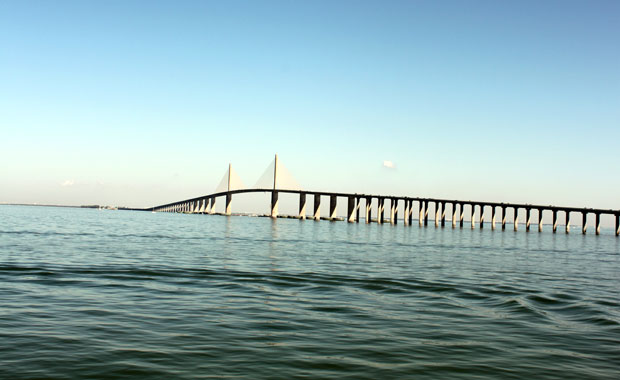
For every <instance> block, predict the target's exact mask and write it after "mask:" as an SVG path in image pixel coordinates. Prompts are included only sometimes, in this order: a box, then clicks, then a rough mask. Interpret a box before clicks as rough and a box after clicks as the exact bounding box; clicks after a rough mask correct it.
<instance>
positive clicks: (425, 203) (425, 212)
mask: <svg viewBox="0 0 620 380" xmlns="http://www.w3.org/2000/svg"><path fill="white" fill-rule="evenodd" d="M424 226H425V227H426V226H428V200H425V201H424Z"/></svg>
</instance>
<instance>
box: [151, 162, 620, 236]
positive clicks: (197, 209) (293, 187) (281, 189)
mask: <svg viewBox="0 0 620 380" xmlns="http://www.w3.org/2000/svg"><path fill="white" fill-rule="evenodd" d="M244 193H271V209H270V210H271V211H270V214H269V216H271V217H272V218H277V217H278V216H279V215H278V205H279V194H280V193H284V194H298V195H299V212H298V214H297V216H296V217H297V218H299V219H306V218H308V219H314V220H321V219H327V220H332V221H333V220H339V218H338V217H337V216H336V206H337V203H338V199H339V198H344V199H346V201H347V215H346V218H345V220H346V221H348V222H349V223H358V222H360V212H361V211H362V210H363V213H364V215H363V218H364V221H365V223H372V222H376V223H378V224H384V223H389V224H392V225H394V224H398V221H399V209H401V210H402V211H403V213H402V217H401V219H400V220H402V222H403V224H404V225H405V226H411V225H413V214H414V211H416V210H417V215H418V224H419V225H420V226H428V219H429V210H430V209H431V208H432V209H433V211H434V219H435V227H439V226H441V227H445V225H446V211H447V209H448V207H449V209H450V212H451V214H452V215H451V219H450V221H451V224H452V228H456V227H457V226H458V227H460V228H463V227H464V225H465V219H464V217H465V210H466V209H467V210H469V214H470V218H469V221H470V223H471V228H475V227H476V224H478V226H479V228H483V227H484V223H485V222H484V216H485V210H488V209H490V211H491V220H490V225H491V229H495V228H496V222H497V223H498V224H499V223H501V229H502V230H505V229H506V224H507V215H508V213H507V211H508V210H512V225H513V228H514V230H515V231H517V230H518V228H519V213H521V214H523V212H525V215H524V216H525V222H524V225H525V230H526V231H528V232H529V231H530V228H531V225H532V215H533V212H536V214H537V219H536V222H537V224H538V231H542V230H543V213H544V212H545V211H547V213H549V212H551V225H552V230H553V232H554V233H555V232H557V230H558V226H559V225H558V222H559V218H558V216H559V215H563V216H564V224H563V227H564V230H565V231H566V233H569V231H570V225H571V216H572V214H580V215H581V232H582V233H583V234H585V233H586V231H587V228H588V223H587V219H588V218H587V217H588V215H589V214H593V215H594V231H595V233H596V235H599V234H600V231H601V215H611V216H613V217H614V219H615V234H616V236H619V235H620V210H611V209H609V210H606V209H594V208H580V207H560V206H551V205H533V204H518V203H503V202H501V203H497V202H483V201H470V200H469V201H463V200H450V199H437V198H420V197H408V196H390V195H374V194H358V193H355V194H352V193H338V192H326V191H310V190H303V189H302V188H301V186H300V185H299V183H297V181H296V180H295V179H294V178H293V176H292V174H291V173H290V172H289V171H288V170H287V169H286V167H285V166H284V165H282V163H281V162H280V161H279V160H278V156H277V155H276V156H275V159H274V161H273V162H272V163H271V164H270V165H269V167H268V168H267V170H265V172H264V173H263V175H262V176H261V177H260V179H259V180H258V181H257V183H256V184H255V185H254V186H253V187H251V188H245V187H244V185H243V182H242V181H241V178H240V177H239V176H238V175H237V173H236V172H235V171H234V170H233V168H232V165H229V166H228V170H227V171H226V173H225V174H224V176H223V178H222V180H221V181H220V183H219V185H218V186H217V188H216V190H215V192H214V193H212V194H207V195H202V196H199V197H195V198H191V199H185V200H181V201H176V202H172V203H167V204H163V205H159V206H155V207H151V208H148V209H147V210H149V211H151V210H152V211H153V212H175V213H191V214H207V215H209V214H215V203H216V200H217V199H218V198H224V200H225V207H224V213H223V214H224V215H231V204H232V198H233V195H235V194H244ZM308 195H310V196H312V199H313V207H312V210H311V211H312V213H311V214H309V215H308V214H307V197H308ZM321 197H328V198H329V214H328V217H323V218H322V217H321ZM386 200H389V208H386ZM362 203H363V204H364V206H365V207H364V208H363V209H361V205H362ZM416 206H417V207H416ZM373 210H374V217H373ZM386 212H387V213H389V216H388V217H386ZM521 216H523V215H521ZM498 220H499V222H498ZM476 221H477V223H476Z"/></svg>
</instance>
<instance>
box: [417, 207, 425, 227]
mask: <svg viewBox="0 0 620 380" xmlns="http://www.w3.org/2000/svg"><path fill="white" fill-rule="evenodd" d="M418 206H419V207H420V212H419V214H418V224H419V225H420V227H422V225H423V224H424V202H423V201H418Z"/></svg>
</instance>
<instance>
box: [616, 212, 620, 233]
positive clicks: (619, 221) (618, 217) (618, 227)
mask: <svg viewBox="0 0 620 380" xmlns="http://www.w3.org/2000/svg"><path fill="white" fill-rule="evenodd" d="M616 236H620V214H616Z"/></svg>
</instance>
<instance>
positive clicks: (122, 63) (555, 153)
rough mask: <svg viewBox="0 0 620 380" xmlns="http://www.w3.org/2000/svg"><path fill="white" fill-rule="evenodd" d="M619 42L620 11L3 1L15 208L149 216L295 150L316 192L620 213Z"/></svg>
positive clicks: (249, 178)
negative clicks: (121, 210)
mask: <svg viewBox="0 0 620 380" xmlns="http://www.w3.org/2000/svg"><path fill="white" fill-rule="evenodd" d="M619 37H620V1H615V0H611V1H570V0H569V1H564V0H562V1H526V0H524V1H513V2H507V1H474V0H472V1H413V0H412V1H306V2H303V1H217V2H212V1H127V0H123V1H99V2H95V1H55V2H50V1H6V0H0V202H12V203H48V204H49V203H53V204H69V205H80V204H107V205H119V206H130V207H149V206H154V205H157V204H162V203H168V202H171V201H176V200H181V199H185V198H189V197H195V196H199V195H204V194H208V193H211V192H213V191H214V190H215V188H216V187H217V185H218V183H219V182H220V180H221V178H222V175H223V174H224V173H225V172H226V170H227V168H228V164H229V163H231V164H232V166H233V168H234V169H235V171H236V172H237V173H238V175H239V176H240V178H241V179H242V180H243V181H244V183H245V184H246V185H248V186H251V185H253V184H254V183H255V182H256V181H257V180H258V178H259V177H261V175H262V174H263V172H264V170H265V168H267V167H268V166H269V165H270V164H271V162H272V161H273V157H274V154H276V153H277V154H278V156H279V158H280V161H281V163H282V164H283V165H285V166H286V168H287V169H288V170H289V171H290V172H291V173H292V175H293V176H294V177H295V179H296V180H297V182H298V183H299V184H300V185H301V186H302V187H303V188H305V189H308V190H325V191H342V192H357V193H373V194H385V195H403V196H420V197H437V198H450V199H462V200H486V201H501V202H515V203H516V202H522V203H534V204H545V205H547V204H553V205H560V206H575V207H585V206H587V207H600V208H614V209H620V198H619V196H618V194H619V191H618V190H619V188H620V176H619V175H618V173H619V171H618V168H619V166H620V165H619V164H620V149H619V148H618V142H619V141H620V44H618V39H619ZM386 162H387V164H386ZM267 207H268V206H267Z"/></svg>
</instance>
